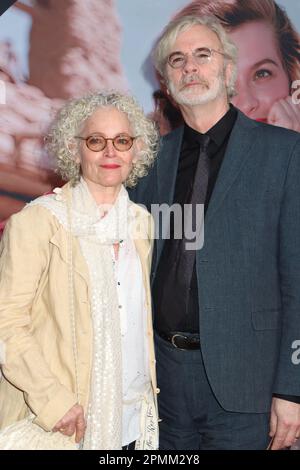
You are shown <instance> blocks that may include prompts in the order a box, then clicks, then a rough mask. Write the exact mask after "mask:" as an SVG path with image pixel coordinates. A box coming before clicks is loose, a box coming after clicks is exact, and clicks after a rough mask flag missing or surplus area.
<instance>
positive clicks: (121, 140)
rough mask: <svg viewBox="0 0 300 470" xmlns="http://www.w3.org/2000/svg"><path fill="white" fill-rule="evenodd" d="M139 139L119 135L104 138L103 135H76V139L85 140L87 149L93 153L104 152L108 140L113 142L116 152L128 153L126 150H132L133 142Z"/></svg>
mask: <svg viewBox="0 0 300 470" xmlns="http://www.w3.org/2000/svg"><path fill="white" fill-rule="evenodd" d="M137 137H138V136H136V137H132V136H130V135H128V134H118V135H116V136H115V137H104V136H103V135H102V134H92V135H89V136H87V137H82V136H79V135H76V136H75V139H81V140H85V144H86V146H87V148H88V149H90V150H91V151H92V152H101V150H104V149H105V147H106V145H107V141H108V140H111V141H112V144H113V146H114V148H115V149H116V150H118V151H119V152H126V150H130V149H131V147H132V146H133V142H134V140H135V139H137Z"/></svg>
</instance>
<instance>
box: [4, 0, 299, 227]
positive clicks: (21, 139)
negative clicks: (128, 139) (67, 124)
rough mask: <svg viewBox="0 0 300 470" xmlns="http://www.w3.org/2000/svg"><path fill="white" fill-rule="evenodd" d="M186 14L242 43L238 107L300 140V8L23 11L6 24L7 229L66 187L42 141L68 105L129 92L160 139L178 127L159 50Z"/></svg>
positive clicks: (179, 3)
mask: <svg viewBox="0 0 300 470" xmlns="http://www.w3.org/2000/svg"><path fill="white" fill-rule="evenodd" d="M183 14H199V15H203V14H215V15H216V16H217V17H218V18H219V20H220V21H221V22H222V24H223V25H224V27H225V28H226V29H227V30H228V32H229V34H230V35H231V37H232V38H233V40H234V41H235V42H236V43H237V45H238V48H239V62H238V81H237V91H238V94H237V96H236V97H234V99H233V103H234V104H235V105H236V106H237V107H238V108H239V109H241V110H242V111H243V112H244V113H245V114H247V115H248V116H249V117H251V118H253V119H257V120H263V121H266V122H269V123H270V124H273V125H279V126H283V127H288V128H291V129H294V130H296V131H300V105H299V101H300V100H299V98H300V92H299V90H300V86H299V85H300V82H299V83H298V82H297V80H300V68H299V64H300V46H299V37H298V31H300V2H298V1H295V0H279V1H277V2H274V1H273V0H247V1H244V0H223V1H217V0H210V1H207V0H196V1H193V2H190V1H186V0H166V1H163V2H161V1H160V0H63V1H61V0H31V1H30V0H28V1H25V0H23V1H19V2H15V4H14V5H13V6H11V7H10V8H9V9H8V10H7V11H6V12H5V13H4V14H3V15H2V16H1V17H0V79H1V82H0V84H1V91H2V92H1V97H2V99H1V103H0V106H1V114H0V221H5V220H6V219H7V218H8V217H9V216H10V215H11V214H12V213H14V212H16V211H18V210H20V209H21V208H22V207H23V206H24V204H26V202H27V201H29V200H31V199H33V198H34V197H36V196H38V195H40V194H43V193H45V192H47V191H50V190H51V189H52V188H53V187H54V186H55V185H60V184H61V183H62V182H61V181H59V180H58V178H57V176H56V175H55V173H54V172H53V169H52V162H51V158H50V157H49V155H47V153H46V152H45V150H44V137H45V135H46V134H47V129H48V126H49V123H50V122H51V120H52V119H53V117H54V115H55V113H56V111H57V110H58V109H59V108H60V106H61V105H62V103H64V102H65V100H67V99H70V98H72V97H76V96H81V95H83V94H86V93H88V92H90V91H93V90H97V89H101V88H117V89H121V90H123V91H124V90H128V91H130V92H131V93H133V94H134V95H135V96H136V97H137V99H138V100H139V101H140V103H141V104H142V105H143V107H144V109H145V111H146V112H147V113H149V114H151V115H152V117H153V119H155V120H156V121H157V123H158V125H159V127H160V131H161V133H162V134H164V133H166V132H168V131H170V130H171V129H172V128H173V127H175V126H176V125H179V124H180V115H179V114H178V113H177V110H176V109H175V108H174V107H173V106H172V103H170V102H168V100H167V97H166V96H165V95H164V88H163V85H162V84H161V83H160V81H159V77H157V76H156V75H155V73H154V70H153V67H152V64H151V49H152V47H153V44H154V42H155V40H156V39H157V37H158V36H159V34H160V33H161V31H162V30H163V28H164V26H165V25H166V24H167V22H168V21H169V20H170V19H171V18H172V17H174V16H176V15H183ZM3 84H4V88H3ZM4 91H5V92H4Z"/></svg>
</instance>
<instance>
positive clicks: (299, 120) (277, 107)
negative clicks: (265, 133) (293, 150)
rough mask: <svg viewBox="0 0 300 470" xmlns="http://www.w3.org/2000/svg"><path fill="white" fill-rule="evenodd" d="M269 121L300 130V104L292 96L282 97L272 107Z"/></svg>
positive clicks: (276, 124)
mask: <svg viewBox="0 0 300 470" xmlns="http://www.w3.org/2000/svg"><path fill="white" fill-rule="evenodd" d="M268 123H269V124H273V125H274V126H280V127H285V128H286V129H292V130H293V131H297V132H300V104H294V103H293V100H292V97H291V96H288V97H287V98H282V99H281V100H279V101H277V102H276V103H274V104H273V106H272V108H271V109H270V112H269V115H268Z"/></svg>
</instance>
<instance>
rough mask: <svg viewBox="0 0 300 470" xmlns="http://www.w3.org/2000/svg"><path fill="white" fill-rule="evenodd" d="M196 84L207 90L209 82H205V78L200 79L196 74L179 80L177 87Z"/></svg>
mask: <svg viewBox="0 0 300 470" xmlns="http://www.w3.org/2000/svg"><path fill="white" fill-rule="evenodd" d="M193 82H197V83H199V85H202V86H205V87H206V88H209V82H208V81H207V80H205V78H202V77H200V75H198V74H197V73H194V74H192V75H186V76H185V77H183V78H182V79H181V80H180V83H179V85H180V86H182V87H184V86H185V85H188V84H189V83H193Z"/></svg>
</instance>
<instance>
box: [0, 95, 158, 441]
mask: <svg viewBox="0 0 300 470" xmlns="http://www.w3.org/2000/svg"><path fill="white" fill-rule="evenodd" d="M47 140H48V148H49V149H50V150H51V152H52V153H53V155H54V157H55V159H56V162H57V171H58V172H59V173H60V175H61V176H62V177H63V178H65V179H67V180H68V183H67V184H66V185H65V186H63V187H62V188H56V189H55V190H54V192H53V193H52V194H50V195H46V196H42V197H40V198H38V199H36V200H35V201H33V202H32V203H30V204H28V205H27V206H26V207H25V208H24V209H23V210H22V211H21V212H19V213H18V214H15V215H13V216H12V217H11V219H10V221H9V222H8V224H7V226H6V228H5V231H4V235H3V238H2V241H1V243H2V246H1V249H0V253H1V257H0V273H1V278H0V340H1V341H2V344H3V345H4V349H5V352H6V356H5V360H4V363H3V365H2V371H3V380H2V381H1V383H0V427H1V428H2V431H0V448H5V449H23V448H26V449H32V448H33V449H42V448H43V449H50V448H51V449H52V448H56V449H59V448H74V447H76V448H82V449H95V450H99V449H109V450H111V449H121V448H136V449H156V448H157V445H158V444H157V443H158V438H157V433H158V431H157V411H156V410H157V400H156V394H157V393H158V389H157V386H156V376H155V368H154V365H155V360H154V348H153V332H152V318H151V296H150V288H149V269H150V262H151V249H152V243H151V238H152V225H153V224H152V219H151V216H150V214H149V213H148V212H147V211H146V210H145V209H143V208H141V207H139V206H137V205H136V204H133V203H132V202H131V201H130V200H129V197H128V193H127V191H126V189H125V186H129V187H133V186H134V185H135V184H136V182H137V180H138V178H140V177H142V176H144V175H145V174H146V173H147V171H148V169H149V167H150V166H151V165H152V163H153V161H154V158H155V156H156V152H157V142H158V133H157V131H156V129H155V127H154V125H153V123H152V122H151V121H150V120H149V119H147V118H146V117H145V115H144V113H143V111H142V110H141V108H140V107H139V106H138V104H137V103H136V101H135V100H134V99H133V98H131V97H129V96H127V95H123V94H121V93H118V92H103V93H94V94H91V95H89V96H87V97H84V98H80V99H76V100H73V101H70V102H69V103H67V104H66V105H65V106H64V107H63V109H62V110H61V111H60V113H59V115H58V117H57V119H56V121H55V122H54V124H53V125H52V128H51V129H50V132H49V136H48V139H47ZM28 266H30V269H28ZM1 341H0V346H1ZM43 430H45V431H53V432H52V433H46V432H43Z"/></svg>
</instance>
